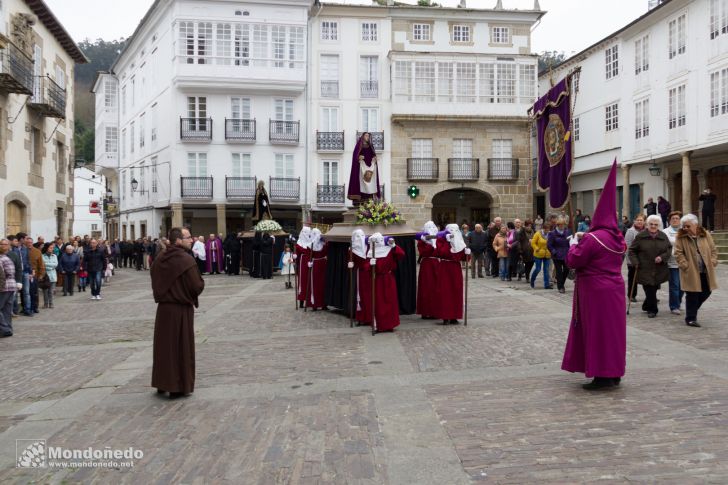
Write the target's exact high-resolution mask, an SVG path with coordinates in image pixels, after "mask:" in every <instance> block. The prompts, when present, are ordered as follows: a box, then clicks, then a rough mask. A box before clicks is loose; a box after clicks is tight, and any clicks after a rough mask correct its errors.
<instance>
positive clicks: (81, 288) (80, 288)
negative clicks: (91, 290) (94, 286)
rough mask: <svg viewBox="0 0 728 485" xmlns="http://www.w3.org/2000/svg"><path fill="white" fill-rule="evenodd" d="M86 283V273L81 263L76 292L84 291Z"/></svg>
mask: <svg viewBox="0 0 728 485" xmlns="http://www.w3.org/2000/svg"><path fill="white" fill-rule="evenodd" d="M87 283H88V272H87V271H86V267H85V265H84V264H83V263H81V269H79V270H78V291H79V293H80V292H82V291H86V284H87Z"/></svg>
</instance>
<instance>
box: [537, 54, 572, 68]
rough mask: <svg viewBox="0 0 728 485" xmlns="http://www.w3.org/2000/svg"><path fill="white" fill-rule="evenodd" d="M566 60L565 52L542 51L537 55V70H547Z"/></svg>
mask: <svg viewBox="0 0 728 485" xmlns="http://www.w3.org/2000/svg"><path fill="white" fill-rule="evenodd" d="M565 60H566V54H565V53H564V52H563V51H561V52H559V51H543V52H542V53H540V54H539V55H538V72H543V71H548V70H549V69H550V68H553V67H556V66H558V65H559V64H561V63H562V62H564V61H565Z"/></svg>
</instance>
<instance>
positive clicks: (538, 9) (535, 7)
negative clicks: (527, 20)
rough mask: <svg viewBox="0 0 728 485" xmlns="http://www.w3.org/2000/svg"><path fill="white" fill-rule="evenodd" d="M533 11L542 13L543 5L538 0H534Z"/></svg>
mask: <svg viewBox="0 0 728 485" xmlns="http://www.w3.org/2000/svg"><path fill="white" fill-rule="evenodd" d="M533 9H534V10H535V11H536V12H540V11H541V4H540V3H538V0H533Z"/></svg>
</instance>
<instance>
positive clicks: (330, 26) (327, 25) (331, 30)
mask: <svg viewBox="0 0 728 485" xmlns="http://www.w3.org/2000/svg"><path fill="white" fill-rule="evenodd" d="M321 40H339V23H338V22H334V21H331V20H324V21H322V22H321Z"/></svg>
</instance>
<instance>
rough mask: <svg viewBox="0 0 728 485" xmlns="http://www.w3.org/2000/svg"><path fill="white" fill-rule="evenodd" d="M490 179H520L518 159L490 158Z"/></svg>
mask: <svg viewBox="0 0 728 485" xmlns="http://www.w3.org/2000/svg"><path fill="white" fill-rule="evenodd" d="M488 180H518V159H517V158H489V159H488Z"/></svg>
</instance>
